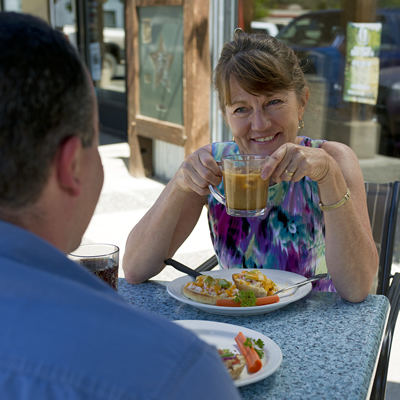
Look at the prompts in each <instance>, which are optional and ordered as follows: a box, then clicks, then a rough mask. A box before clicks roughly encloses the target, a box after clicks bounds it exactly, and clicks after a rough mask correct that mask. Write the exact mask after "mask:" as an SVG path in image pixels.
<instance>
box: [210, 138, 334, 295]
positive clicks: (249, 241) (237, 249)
mask: <svg viewBox="0 0 400 400" xmlns="http://www.w3.org/2000/svg"><path fill="white" fill-rule="evenodd" d="M301 138H302V141H301V143H300V146H307V147H314V148H319V147H321V145H322V143H323V142H324V140H315V139H310V138H307V137H304V136H302V137H301ZM212 152H213V157H214V159H215V160H216V161H220V160H221V157H222V156H224V155H230V154H240V151H239V148H238V146H237V144H236V143H234V142H219V143H213V145H212ZM218 190H219V191H220V192H221V193H222V194H223V195H224V194H225V192H224V185H223V182H221V184H220V185H219V186H218ZM207 200H208V223H209V228H210V234H211V241H212V243H213V246H214V251H215V254H216V256H217V258H218V263H219V265H220V267H221V268H222V269H228V268H269V269H280V270H284V271H289V272H294V273H297V274H299V275H302V276H305V277H307V278H308V277H310V276H311V275H314V274H320V273H326V272H327V267H326V261H325V223H324V216H323V212H322V211H321V209H320V208H319V205H318V203H319V195H318V185H317V182H314V181H312V180H311V179H310V178H308V177H307V176H306V177H304V178H303V179H301V181H299V182H281V183H277V184H275V185H273V186H270V187H269V190H268V206H267V212H266V213H265V215H263V216H261V217H251V218H242V217H232V216H230V215H228V214H227V213H226V209H225V206H224V205H223V204H221V203H219V202H218V201H217V200H216V199H215V198H214V197H213V196H212V195H208V198H207ZM313 290H319V291H329V292H334V291H335V288H334V286H333V283H332V280H331V278H330V277H329V275H328V278H326V279H322V280H319V281H317V282H314V283H313Z"/></svg>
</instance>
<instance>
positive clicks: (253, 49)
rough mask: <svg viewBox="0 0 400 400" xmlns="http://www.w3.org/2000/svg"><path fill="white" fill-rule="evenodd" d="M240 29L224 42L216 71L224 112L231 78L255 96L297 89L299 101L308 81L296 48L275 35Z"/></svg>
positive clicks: (229, 95)
mask: <svg viewBox="0 0 400 400" xmlns="http://www.w3.org/2000/svg"><path fill="white" fill-rule="evenodd" d="M237 31H239V32H237ZM237 31H235V35H234V38H233V40H232V41H231V42H228V43H226V44H225V45H224V47H223V49H222V52H221V56H220V59H219V61H218V65H217V67H216V68H215V70H214V87H215V90H216V91H217V93H218V101H219V106H220V109H221V111H222V113H223V114H224V115H225V110H226V105H229V104H231V93H230V80H231V78H234V79H235V80H236V82H237V83H238V84H239V86H240V87H241V88H242V89H243V90H245V91H246V92H248V93H251V94H253V95H261V94H267V93H272V92H275V91H279V90H294V91H295V93H296V96H297V98H298V99H299V100H300V99H301V97H302V94H303V89H304V88H305V87H308V84H307V80H306V78H305V76H304V73H303V70H302V68H301V66H300V63H299V59H298V58H297V56H296V54H295V53H294V51H293V50H292V49H291V48H290V47H288V46H286V45H285V44H284V43H282V42H280V41H278V40H277V39H275V38H274V37H271V36H267V35H262V34H247V33H244V32H243V31H242V30H237Z"/></svg>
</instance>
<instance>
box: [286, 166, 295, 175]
mask: <svg viewBox="0 0 400 400" xmlns="http://www.w3.org/2000/svg"><path fill="white" fill-rule="evenodd" d="M285 174H286V175H287V176H290V177H292V176H293V175H294V172H290V171H289V170H288V169H287V168H286V169H285Z"/></svg>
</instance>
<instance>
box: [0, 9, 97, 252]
mask: <svg viewBox="0 0 400 400" xmlns="http://www.w3.org/2000/svg"><path fill="white" fill-rule="evenodd" d="M94 97H95V96H94V91H93V88H92V84H91V82H90V77H89V74H88V72H87V70H86V68H85V67H84V65H83V63H82V61H81V60H80V58H79V55H78V54H77V52H76V51H75V49H74V48H73V47H72V46H71V44H70V43H69V42H68V40H67V39H66V38H65V36H64V35H63V34H62V33H60V32H57V31H56V30H54V29H52V28H51V27H50V26H49V25H47V24H46V23H45V22H44V21H42V20H40V19H38V18H36V17H33V16H30V15H24V14H17V13H5V12H0V165H1V174H0V215H2V216H3V218H4V216H6V217H7V215H11V214H13V213H14V214H15V215H21V214H22V215H24V213H25V214H26V212H25V210H30V209H32V208H34V207H35V206H36V204H45V205H46V206H41V208H40V210H39V213H42V211H45V213H47V211H48V209H49V208H52V209H54V208H56V206H57V204H54V203H65V206H66V208H68V210H66V213H68V212H70V215H71V216H74V218H76V219H78V220H80V221H81V222H80V223H79V225H80V226H79V228H77V229H76V232H73V231H72V228H68V229H69V232H70V233H71V232H72V234H73V236H74V240H72V241H73V245H78V244H79V241H80V237H79V235H82V234H83V232H84V230H85V229H86V226H85V224H86V225H87V223H89V220H90V218H91V216H92V214H93V210H94V207H95V204H96V203H97V200H98V195H99V193H100V190H101V186H102V182H103V171H102V168H101V162H100V158H99V156H98V151H97V142H98V126H97V125H98V116H97V109H96V103H95V98H94ZM43 197H44V198H45V201H43ZM36 211H37V210H36ZM49 211H50V212H51V210H49ZM52 212H53V213H55V212H56V211H54V210H53V211H52ZM5 219H7V218H5ZM9 219H10V220H11V221H12V218H9ZM47 219H49V218H47ZM70 219H71V220H72V218H70ZM63 222H64V221H63ZM71 224H72V222H71ZM64 225H66V223H65V224H64ZM63 228H64V227H60V229H63ZM68 229H67V230H68ZM49 230H51V229H49ZM42 236H43V235H42ZM70 246H71V245H68V246H59V247H65V249H66V250H73V249H70V248H69V247H70Z"/></svg>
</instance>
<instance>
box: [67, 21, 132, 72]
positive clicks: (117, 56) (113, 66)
mask: <svg viewBox="0 0 400 400" xmlns="http://www.w3.org/2000/svg"><path fill="white" fill-rule="evenodd" d="M75 30H76V28H75V26H73V25H65V26H64V27H63V32H64V34H65V35H67V36H68V37H71V35H75ZM103 41H104V60H103V68H104V69H106V70H107V71H108V75H109V76H110V78H111V79H112V78H114V77H116V76H117V75H118V66H119V65H125V30H124V29H123V28H104V29H103ZM124 75H125V72H124V73H123V74H122V76H124Z"/></svg>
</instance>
